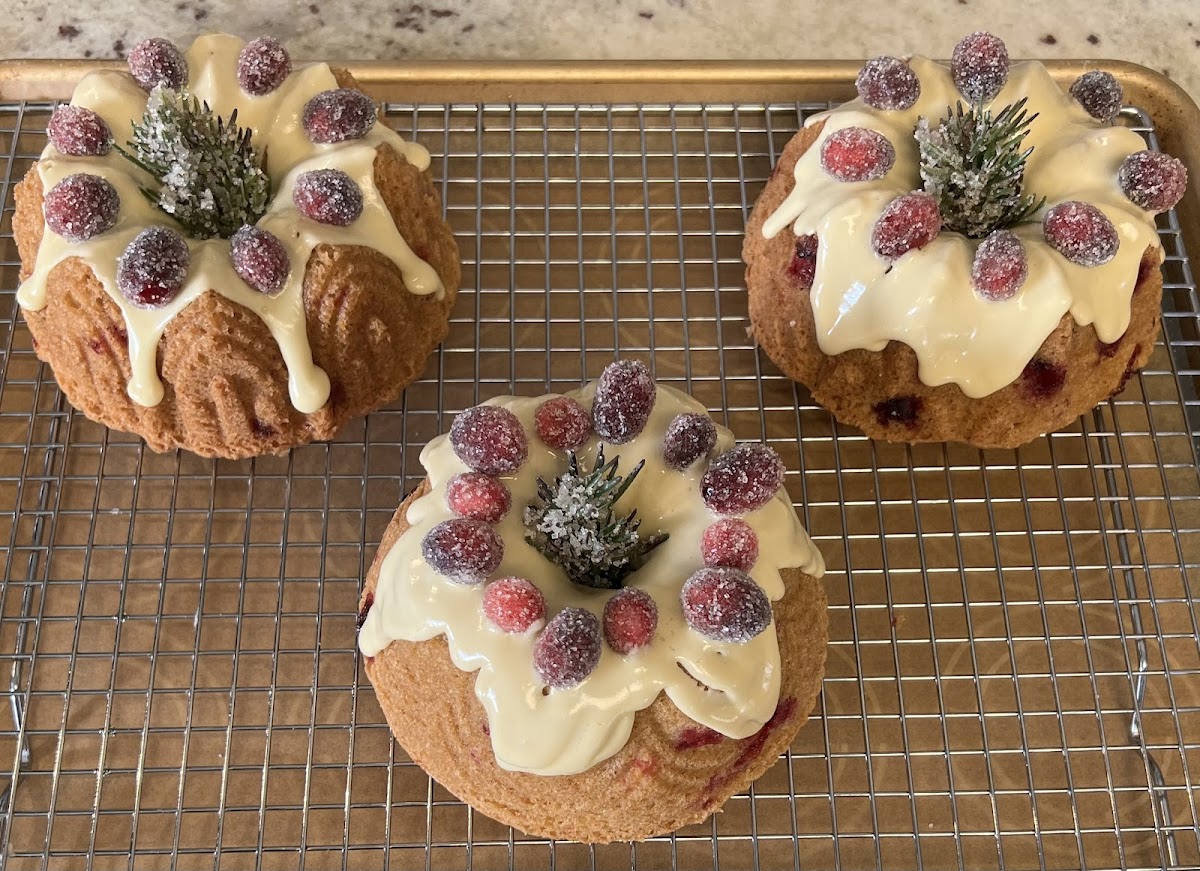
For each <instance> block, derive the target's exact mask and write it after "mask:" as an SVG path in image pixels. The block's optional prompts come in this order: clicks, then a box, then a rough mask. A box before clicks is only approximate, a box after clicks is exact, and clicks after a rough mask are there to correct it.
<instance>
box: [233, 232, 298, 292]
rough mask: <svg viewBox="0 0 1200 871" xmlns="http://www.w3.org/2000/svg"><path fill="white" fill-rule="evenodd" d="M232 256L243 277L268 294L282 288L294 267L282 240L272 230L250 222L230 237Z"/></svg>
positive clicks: (234, 269)
mask: <svg viewBox="0 0 1200 871" xmlns="http://www.w3.org/2000/svg"><path fill="white" fill-rule="evenodd" d="M229 258H230V260H231V261H232V262H233V271H234V272H236V273H237V274H238V275H239V276H240V277H241V279H242V281H244V282H246V284H248V285H250V286H251V287H253V288H254V289H255V290H257V291H259V292H260V293H265V294H268V295H270V294H274V293H279V291H281V290H283V286H284V285H285V284H287V279H288V274H289V273H290V272H291V269H292V264H291V261H290V260H289V259H288V254H287V249H285V248H284V247H283V243H282V242H280V241H279V239H278V238H276V237H275V236H274V235H273V234H272V233H268V232H267V231H266V230H263V229H260V228H258V227H252V226H250V225H249V224H246V225H244V226H243V227H241V228H239V229H238V231H237V232H236V233H234V234H233V236H231V237H230V239H229Z"/></svg>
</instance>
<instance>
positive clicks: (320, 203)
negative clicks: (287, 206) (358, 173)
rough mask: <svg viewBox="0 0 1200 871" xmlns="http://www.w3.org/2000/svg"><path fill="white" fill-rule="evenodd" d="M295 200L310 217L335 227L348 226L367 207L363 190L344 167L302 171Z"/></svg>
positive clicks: (295, 191) (299, 207) (293, 197)
mask: <svg viewBox="0 0 1200 871" xmlns="http://www.w3.org/2000/svg"><path fill="white" fill-rule="evenodd" d="M292 202H293V203H295V204H296V208H297V209H299V210H300V214H302V215H304V217H306V218H312V219H313V220H314V221H317V222H318V223H321V224H330V225H331V226H334V227H348V226H350V225H351V224H353V223H354V222H355V221H357V220H358V216H359V215H361V214H362V210H363V195H362V190H360V189H359V187H358V185H357V184H355V182H354V179H352V178H350V176H348V175H346V173H344V172H342V171H341V170H340V169H310V170H309V171H308V172H302V173H300V176H299V178H297V179H296V186H295V187H294V188H293V189H292Z"/></svg>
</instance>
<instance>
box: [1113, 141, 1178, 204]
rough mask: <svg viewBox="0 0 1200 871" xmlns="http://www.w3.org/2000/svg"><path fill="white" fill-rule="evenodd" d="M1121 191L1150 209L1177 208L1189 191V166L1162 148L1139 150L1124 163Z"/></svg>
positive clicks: (1121, 169) (1119, 175) (1134, 201)
mask: <svg viewBox="0 0 1200 871" xmlns="http://www.w3.org/2000/svg"><path fill="white" fill-rule="evenodd" d="M1117 181H1118V182H1119V183H1120V185H1121V191H1122V192H1123V193H1124V194H1125V196H1126V197H1128V198H1129V200H1130V202H1132V203H1133V204H1134V205H1136V206H1138V207H1139V208H1143V209H1145V210H1146V211H1148V212H1165V211H1167V210H1169V209H1173V208H1175V206H1176V205H1177V204H1178V203H1179V201H1180V200H1181V199H1183V192H1184V191H1185V190H1187V182H1188V173H1187V167H1186V166H1184V165H1183V163H1182V162H1181V161H1179V160H1176V159H1175V158H1174V157H1171V155H1169V154H1163V153H1162V152H1161V151H1138V152H1135V153H1134V154H1131V155H1129V156H1128V157H1127V158H1125V160H1124V161H1123V162H1122V163H1121V168H1120V170H1118V172H1117Z"/></svg>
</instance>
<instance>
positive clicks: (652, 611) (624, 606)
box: [604, 587, 658, 656]
mask: <svg viewBox="0 0 1200 871" xmlns="http://www.w3.org/2000/svg"><path fill="white" fill-rule="evenodd" d="M657 628H658V606H657V605H655V604H654V599H652V598H650V596H649V595H648V594H647V593H644V592H642V591H641V590H638V589H635V588H633V587H626V588H625V589H623V590H621V591H620V592H619V593H617V594H616V595H615V596H613V597H612V598H611V599H609V600H608V602H607V603H606V604H605V606H604V640H605V641H607V642H608V646H609V647H611V648H612V649H613V650H615V651H616V652H617V653H619V654H621V655H622V656H624V655H625V654H627V653H632V652H633V651H635V650H637V649H638V648H641V647H645V646H646V645H647V644H649V643H650V642H651V641H653V640H654V630H656V629H657Z"/></svg>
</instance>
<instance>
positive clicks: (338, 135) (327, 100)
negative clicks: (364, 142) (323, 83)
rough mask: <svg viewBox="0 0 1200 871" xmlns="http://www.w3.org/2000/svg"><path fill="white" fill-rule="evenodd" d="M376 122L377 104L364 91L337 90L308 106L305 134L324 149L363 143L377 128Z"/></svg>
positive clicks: (305, 114)
mask: <svg viewBox="0 0 1200 871" xmlns="http://www.w3.org/2000/svg"><path fill="white" fill-rule="evenodd" d="M375 118H376V110H375V104H374V103H372V102H371V98H370V97H368V96H367V95H366V94H364V93H363V92H362V91H356V90H354V89H353V88H334V89H333V90H330V91H322V92H321V93H319V94H317V95H316V96H314V97H313V98H312V99H311V100H309V101H308V102H307V103H306V104H305V105H304V115H303V123H304V132H305V133H307V134H308V138H309V139H311V140H312V141H313V142H317V143H320V144H322V145H331V144H333V143H335V142H345V141H346V140H348V139H362V138H363V137H364V136H366V135H367V133H369V132H370V130H371V128H372V127H374V126H375Z"/></svg>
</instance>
